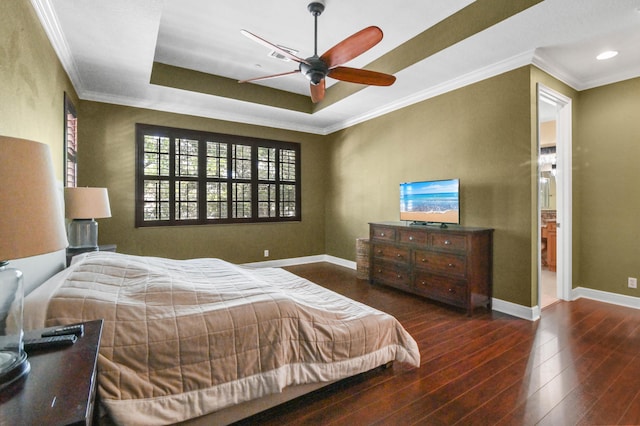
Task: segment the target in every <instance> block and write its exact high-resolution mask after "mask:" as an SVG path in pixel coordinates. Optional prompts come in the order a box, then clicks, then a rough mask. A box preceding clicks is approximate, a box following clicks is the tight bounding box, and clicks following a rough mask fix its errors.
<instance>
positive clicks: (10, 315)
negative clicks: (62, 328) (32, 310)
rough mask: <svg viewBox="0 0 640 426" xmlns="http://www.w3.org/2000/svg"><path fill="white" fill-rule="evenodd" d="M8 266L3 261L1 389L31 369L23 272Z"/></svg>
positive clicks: (0, 277)
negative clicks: (24, 316) (24, 323)
mask: <svg viewBox="0 0 640 426" xmlns="http://www.w3.org/2000/svg"><path fill="white" fill-rule="evenodd" d="M8 263H9V262H7V261H0V388H2V387H4V386H6V385H8V384H9V383H12V382H14V381H16V380H17V379H19V378H20V377H22V376H24V375H25V374H27V373H28V372H29V370H30V369H31V366H30V364H29V362H28V361H27V354H26V353H25V351H24V349H23V340H22V309H23V295H24V290H23V286H22V272H20V271H19V270H17V269H15V268H7V265H8Z"/></svg>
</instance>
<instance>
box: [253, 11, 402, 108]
mask: <svg viewBox="0 0 640 426" xmlns="http://www.w3.org/2000/svg"><path fill="white" fill-rule="evenodd" d="M307 9H309V12H311V14H312V15H313V16H314V23H315V32H314V53H313V56H311V57H309V58H306V59H302V58H299V57H297V56H296V55H294V54H292V53H291V52H289V51H288V50H286V49H283V48H281V47H280V46H277V45H275V44H273V43H270V42H268V41H267V40H265V39H263V38H261V37H258V36H257V35H255V34H252V33H250V32H249V31H246V30H242V31H240V32H241V33H242V34H243V35H245V36H247V37H248V38H250V39H251V40H253V41H255V42H257V43H260V44H261V45H263V46H266V47H268V48H269V49H273V50H274V51H275V52H277V53H279V54H280V55H282V56H284V57H286V58H289V59H291V60H292V61H295V62H297V63H298V64H300V65H299V67H298V69H297V70H293V71H289V72H284V73H280V74H273V75H268V76H264V77H256V78H251V79H248V80H241V81H240V83H248V82H251V81H257V80H266V79H269V78H275V77H282V76H286V75H291V74H297V73H302V74H304V76H305V77H306V78H307V79H308V80H309V83H310V85H309V86H310V89H311V100H312V101H313V102H314V103H316V102H320V101H321V100H322V99H323V98H324V93H325V87H326V86H325V77H331V78H335V79H336V80H341V81H348V82H350V83H359V84H368V85H372V86H390V85H392V84H393V83H394V82H395V81H396V78H395V77H394V76H393V75H389V74H384V73H381V72H376V71H369V70H364V69H359V68H349V67H343V66H341V65H342V64H344V63H345V62H348V61H350V60H351V59H353V58H355V57H357V56H359V55H361V54H362V53H364V52H366V51H367V50H369V49H371V48H372V47H373V46H375V45H376V44H378V43H379V42H380V40H382V30H381V29H380V28H378V27H375V26H371V27H367V28H365V29H363V30H361V31H358V32H357V33H355V34H353V35H352V36H350V37H347V38H346V39H344V40H342V41H341V42H340V43H338V44H336V45H335V46H333V47H332V48H331V49H329V50H327V51H326V52H325V53H324V54H323V55H322V56H318V16H320V14H321V13H322V12H323V11H324V2H323V1H314V2H311V3H309V5H308V6H307Z"/></svg>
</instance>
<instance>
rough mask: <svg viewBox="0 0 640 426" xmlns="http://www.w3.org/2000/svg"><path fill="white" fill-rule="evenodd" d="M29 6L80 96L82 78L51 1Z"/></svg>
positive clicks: (38, 2)
mask: <svg viewBox="0 0 640 426" xmlns="http://www.w3.org/2000/svg"><path fill="white" fill-rule="evenodd" d="M31 5H32V6H33V9H34V10H35V12H36V15H38V19H39V20H40V23H41V24H42V27H43V28H44V31H45V33H46V34H47V37H48V38H49V41H50V43H51V45H52V46H53V50H54V51H55V52H56V54H57V55H58V59H59V60H60V62H61V63H62V67H63V68H64V70H65V71H66V72H67V75H68V76H69V79H70V80H71V84H73V87H74V89H75V90H76V93H77V94H78V96H80V94H81V93H83V92H84V85H83V84H82V78H81V77H80V72H79V71H78V67H77V66H76V63H75V61H74V59H73V55H72V54H71V49H69V45H68V44H67V40H66V38H65V37H64V33H63V32H62V29H61V27H60V23H59V20H58V15H56V12H55V11H54V9H53V6H52V5H51V0H31Z"/></svg>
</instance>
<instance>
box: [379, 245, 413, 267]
mask: <svg viewBox="0 0 640 426" xmlns="http://www.w3.org/2000/svg"><path fill="white" fill-rule="evenodd" d="M372 250H373V251H372V253H373V256H374V257H376V258H380V259H384V260H387V261H391V262H398V263H405V264H407V265H408V264H409V260H410V258H409V249H408V248H406V247H401V246H394V245H390V244H373V248H372Z"/></svg>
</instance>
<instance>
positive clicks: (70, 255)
mask: <svg viewBox="0 0 640 426" xmlns="http://www.w3.org/2000/svg"><path fill="white" fill-rule="evenodd" d="M116 248H117V246H116V245H115V244H103V245H101V246H98V247H80V248H68V249H67V266H69V265H71V259H73V256H75V255H77V254H80V253H87V252H90V251H112V252H115V251H116Z"/></svg>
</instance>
